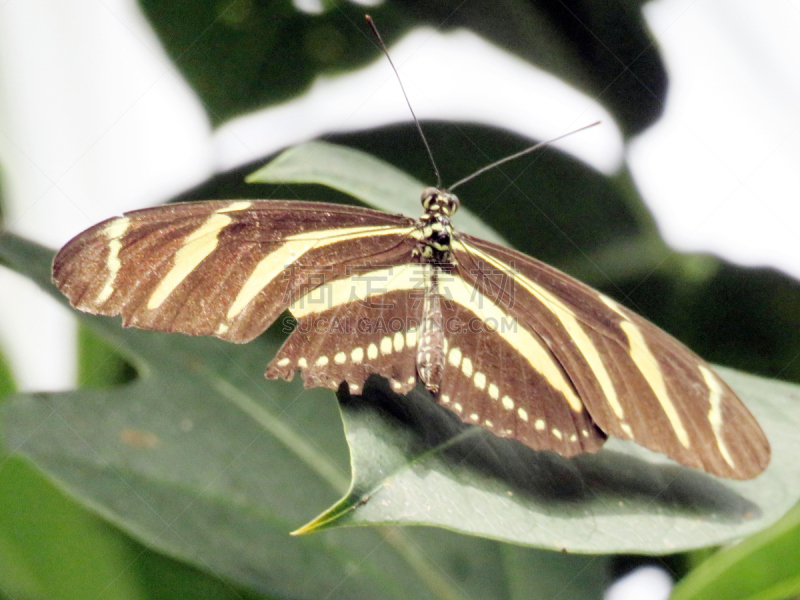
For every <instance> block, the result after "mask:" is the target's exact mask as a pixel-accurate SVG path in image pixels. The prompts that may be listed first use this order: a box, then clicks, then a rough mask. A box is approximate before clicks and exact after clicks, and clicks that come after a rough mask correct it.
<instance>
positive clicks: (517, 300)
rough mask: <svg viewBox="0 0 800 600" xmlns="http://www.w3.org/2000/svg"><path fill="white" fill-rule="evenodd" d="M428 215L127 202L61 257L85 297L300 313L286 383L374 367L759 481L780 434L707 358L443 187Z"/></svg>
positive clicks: (148, 318)
mask: <svg viewBox="0 0 800 600" xmlns="http://www.w3.org/2000/svg"><path fill="white" fill-rule="evenodd" d="M422 206H423V209H424V212H423V215H422V217H421V218H420V219H419V220H415V219H411V218H408V217H405V216H402V215H390V214H386V213H382V212H378V211H375V210H370V209H365V208H357V207H350V206H342V205H334V204H323V203H315V202H299V201H266V200H264V201H261V200H256V201H242V200H239V201H205V202H190V203H180V204H171V205H166V206H160V207H156V208H148V209H144V210H137V211H133V212H129V213H126V214H125V215H124V216H122V217H117V218H113V219H109V220H107V221H104V222H102V223H99V224H97V225H95V226H93V227H91V228H89V229H88V230H86V231H84V232H83V233H81V234H79V235H78V236H77V237H75V238H74V239H73V240H71V241H70V242H69V243H68V244H67V245H66V246H64V248H63V249H62V250H61V251H60V252H59V253H58V255H57V256H56V258H55V261H54V264H53V278H54V281H55V283H56V285H57V286H58V288H59V289H60V290H61V291H62V292H63V293H64V294H65V295H66V296H67V297H68V298H69V300H70V302H71V303H72V305H73V306H75V307H76V308H78V309H80V310H83V311H86V312H90V313H96V314H103V315H122V318H123V324H124V325H126V326H136V327H141V328H144V329H152V330H159V331H169V332H181V333H186V334H191V335H214V336H217V337H219V338H222V339H225V340H229V341H232V342H237V343H244V342H248V341H250V340H252V339H253V338H254V337H256V336H257V335H259V334H260V333H261V332H263V331H264V330H265V329H266V328H267V327H268V326H269V325H270V324H271V323H272V322H273V321H274V320H275V319H276V318H277V317H278V316H279V315H280V314H281V313H282V312H283V311H284V310H286V309H287V308H288V309H289V311H290V312H291V313H292V315H293V316H294V317H295V318H296V319H297V327H296V329H295V330H294V331H293V332H292V334H291V335H290V336H289V338H288V339H287V340H286V342H285V343H284V345H283V347H282V348H281V349H280V351H279V352H278V354H277V355H276V356H275V358H274V359H273V360H272V362H271V363H270V364H269V367H268V369H267V373H266V375H267V377H268V378H284V379H287V380H291V379H292V377H293V375H294V373H295V372H296V371H300V372H301V374H302V377H303V379H304V381H305V385H306V386H307V387H312V386H325V387H329V388H332V389H337V388H338V387H339V386H340V384H341V383H342V382H347V384H348V385H349V388H350V391H351V392H353V393H358V392H359V390H361V389H362V387H363V385H364V382H365V381H366V379H367V378H368V377H369V376H370V374H373V373H374V374H378V375H380V376H383V377H386V378H387V379H389V381H390V382H391V385H392V387H393V389H395V390H396V391H397V392H399V393H401V394H403V393H407V392H408V391H409V390H411V388H412V387H414V386H415V385H416V384H417V383H421V384H423V385H424V386H425V387H426V388H427V389H428V390H429V391H430V393H431V394H432V396H433V397H434V398H435V399H436V400H437V401H438V402H440V403H441V404H442V405H444V406H446V407H447V408H449V409H451V410H452V411H454V412H455V413H456V414H458V415H459V416H460V417H461V419H462V420H464V421H465V422H467V423H473V424H476V425H480V426H482V427H485V428H487V429H489V430H490V431H492V432H493V433H495V434H496V435H498V436H500V437H508V438H513V439H516V440H519V441H521V442H523V443H525V444H527V445H528V446H530V447H531V448H533V449H535V450H545V449H546V450H554V451H556V452H558V453H559V454H561V455H563V456H573V455H575V454H578V453H581V452H596V451H598V450H599V449H600V447H601V446H602V445H603V442H604V441H605V439H606V437H607V436H615V437H618V438H622V439H626V440H633V441H634V442H637V443H639V444H641V445H643V446H645V447H647V448H650V449H652V450H655V451H657V452H661V453H664V454H666V455H667V456H669V457H671V458H672V459H674V460H676V461H677V462H679V463H681V464H683V465H687V466H691V467H696V468H699V469H703V470H705V471H707V472H709V473H712V474H714V475H718V476H722V477H729V478H734V479H748V478H751V477H754V476H756V475H758V474H759V473H761V472H762V471H763V470H764V469H765V468H766V465H767V463H768V462H769V444H768V442H767V440H766V437H765V436H764V433H763V432H762V431H761V429H760V427H759V425H758V423H757V422H756V420H755V419H754V418H753V416H752V415H751V414H750V413H749V412H748V410H747V409H746V408H745V406H744V405H743V404H742V402H741V401H740V400H739V398H737V397H736V395H735V394H734V393H733V392H732V391H731V390H730V388H729V387H728V386H727V385H726V384H725V383H724V382H723V381H722V380H721V379H720V378H719V377H718V376H717V375H716V374H715V373H714V372H713V370H712V369H711V368H710V367H709V366H708V364H706V363H705V362H704V361H703V360H702V359H701V358H699V357H698V356H697V355H696V354H694V353H693V352H692V351H691V350H689V349H688V348H686V347H685V346H684V345H683V344H681V343H680V342H678V341H677V340H675V339H674V338H672V337H671V336H670V335H668V334H667V333H665V332H664V331H662V330H661V329H659V328H658V327H656V326H655V325H653V324H652V323H650V322H649V321H647V320H645V319H643V318H642V317H640V316H638V315H636V314H634V313H633V312H631V311H630V310H628V309H627V308H625V307H623V306H621V305H620V304H618V303H617V302H615V301H614V300H612V299H611V298H609V297H607V296H605V295H603V294H601V293H600V292H598V291H596V290H593V289H591V288H589V287H588V286H586V285H584V284H582V283H580V282H579V281H577V280H575V279H573V278H571V277H569V276H567V275H565V274H564V273H561V272H559V271H558V270H556V269H554V268H553V267H550V266H548V265H546V264H544V263H541V262H539V261H537V260H535V259H533V258H531V257H529V256H526V255H524V254H521V253H519V252H516V251H514V250H510V249H508V248H505V247H502V246H500V245H497V244H494V243H490V242H487V241H484V240H481V239H478V238H476V237H473V236H470V235H466V234H463V233H459V232H457V231H455V230H454V229H453V228H452V226H451V223H450V218H451V217H452V216H453V214H454V213H455V212H456V210H457V208H458V206H459V202H458V199H457V198H456V196H455V195H453V194H452V193H450V192H448V191H445V190H442V189H437V188H429V189H427V190H425V191H424V192H423V194H422Z"/></svg>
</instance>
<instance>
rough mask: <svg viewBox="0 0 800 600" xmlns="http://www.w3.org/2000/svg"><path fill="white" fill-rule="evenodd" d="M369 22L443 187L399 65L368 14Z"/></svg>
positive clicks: (438, 183) (437, 180)
mask: <svg viewBox="0 0 800 600" xmlns="http://www.w3.org/2000/svg"><path fill="white" fill-rule="evenodd" d="M366 18H367V23H369V26H370V27H371V28H372V33H374V34H375V37H376V38H377V39H378V45H379V46H380V47H381V50H382V51H383V53H384V54H385V55H386V58H387V59H389V64H390V65H392V70H393V71H394V74H395V75H396V76H397V81H398V82H399V83H400V89H401V90H403V97H404V98H405V99H406V104H408V110H410V111H411V116H412V117H414V124H415V125H416V126H417V131H419V137H421V138H422V143H423V144H425V150H426V151H427V152H428V158H430V159H431V165H433V172H434V173H435V174H436V187H437V188H441V187H442V176H441V175H439V168H438V167H437V166H436V161H435V160H433V152H431V147H430V146H429V145H428V140H427V139H426V138H425V134H424V133H423V132H422V126H421V125H420V124H419V119H417V115H416V114H415V113H414V109H413V108H412V107H411V101H410V100H409V99H408V94H406V88H405V87H404V86H403V80H402V79H400V73H398V72H397V67H395V66H394V62H392V57H391V56H389V50H387V48H386V44H384V43H383V38H382V37H381V34H380V32H379V31H378V28H377V27H376V26H375V22H374V21H373V20H372V17H370V16H369V15H366Z"/></svg>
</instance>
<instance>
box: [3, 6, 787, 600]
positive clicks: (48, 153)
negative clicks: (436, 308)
mask: <svg viewBox="0 0 800 600" xmlns="http://www.w3.org/2000/svg"><path fill="white" fill-rule="evenodd" d="M298 3H299V2H298ZM302 4H303V5H305V6H306V8H307V9H309V10H313V7H314V2H311V1H308V0H307V1H306V2H303V3H302ZM645 16H646V19H647V22H648V24H649V25H650V27H651V29H652V33H653V35H654V37H655V38H656V40H657V43H658V45H659V48H660V50H661V52H662V55H663V57H664V60H665V61H666V66H667V70H668V73H669V77H670V88H669V96H668V99H667V104H666V107H665V114H664V117H663V118H662V119H661V120H660V121H659V122H658V123H657V124H656V125H655V126H654V127H652V128H651V129H650V130H648V131H647V132H645V133H644V134H643V135H641V136H639V138H637V139H636V140H634V141H633V143H632V144H631V145H630V147H629V148H627V149H623V147H622V140H621V137H620V134H619V131H618V129H617V127H616V126H615V124H614V122H613V119H611V117H610V116H609V115H608V114H607V113H606V112H605V111H604V110H603V109H602V108H601V107H600V106H598V105H597V104H596V103H595V102H594V101H593V99H592V98H589V97H586V96H584V95H582V94H580V93H578V92H576V91H574V90H572V89H571V88H569V87H568V86H566V85H565V84H563V83H562V82H560V81H559V80H558V79H556V78H554V77H552V76H549V75H548V74H546V73H543V72H541V71H538V70H537V69H535V68H534V67H531V66H530V65H529V64H526V63H525V62H523V61H521V60H519V59H516V58H514V57H512V56H510V55H507V54H505V53H503V52H502V51H500V50H498V49H496V48H494V47H492V46H491V45H489V44H487V43H486V42H484V41H482V40H481V39H480V38H477V37H476V36H474V35H472V34H470V33H467V32H458V31H457V32H453V33H451V34H448V35H441V34H439V33H437V32H436V31H434V30H432V29H425V30H419V31H416V32H413V33H411V34H409V35H408V36H407V37H406V38H404V39H403V40H401V41H400V42H399V43H398V44H396V46H395V47H393V48H392V49H391V51H392V54H393V57H394V59H395V62H396V63H397V64H398V66H399V67H400V70H401V74H402V77H403V80H404V82H405V85H406V89H407V90H408V92H409V95H410V97H411V100H412V102H413V104H414V107H415V110H416V111H417V114H418V115H419V116H420V117H421V118H423V119H424V118H438V119H454V120H472V121H482V122H486V123H491V124H496V125H500V126H503V127H506V128H509V129H514V130H516V131H518V132H520V133H522V134H525V135H529V136H531V137H532V138H536V139H542V138H547V137H553V136H556V135H559V134H561V133H563V132H564V131H566V130H568V129H571V128H575V127H579V126H581V125H585V124H587V123H590V122H592V121H594V120H597V119H602V120H603V122H604V123H603V125H602V126H601V127H596V128H594V129H593V130H591V131H589V132H586V133H582V134H578V135H577V136H574V137H572V138H570V139H569V140H567V141H565V143H564V144H562V145H561V147H562V148H565V149H567V150H568V151H570V152H573V153H574V154H576V155H577V156H579V157H580V158H582V159H584V160H586V161H587V162H589V163H590V164H592V165H593V166H595V167H596V168H598V169H600V170H602V171H605V172H612V171H613V170H614V169H615V168H617V167H618V166H619V164H620V161H621V160H622V159H623V155H624V153H625V152H627V158H628V160H629V163H630V165H631V168H632V170H633V174H634V177H635V180H636V183H637V185H638V186H639V188H640V190H641V191H642V194H643V196H644V198H645V200H646V202H647V204H648V206H649V208H650V209H651V210H652V211H653V213H654V214H655V217H656V219H657V222H658V224H659V227H660V229H661V233H662V235H663V236H664V237H665V239H666V240H667V242H668V243H669V244H671V245H672V246H673V247H675V248H677V249H680V250H686V251H711V252H715V253H717V254H719V255H721V256H723V257H725V258H727V259H729V260H732V261H734V262H737V263H739V264H743V265H753V266H770V265H771V266H775V267H777V268H779V269H781V270H783V271H785V272H787V273H789V274H791V275H793V276H796V277H800V219H799V218H798V217H799V216H800V214H799V213H800V201H798V200H800V198H798V189H800V185H798V184H800V68H799V65H800V35H798V32H800V0H764V1H761V2H748V1H747V0H659V1H657V2H653V3H650V4H648V5H646V6H645ZM431 82H435V83H436V85H430V84H431ZM407 119H408V113H407V109H406V107H405V104H404V101H403V100H402V97H401V96H400V94H399V91H398V87H397V83H396V82H395V81H394V80H393V79H392V75H391V71H389V68H388V65H387V64H386V63H385V62H384V61H383V60H380V61H377V62H376V63H374V64H372V65H370V66H368V67H367V68H365V69H363V70H362V71H360V72H357V73H353V74H349V75H345V76H342V77H338V78H335V79H325V80H320V81H318V82H316V84H315V85H314V86H313V88H312V89H311V90H310V92H309V93H308V94H307V95H305V96H304V97H302V98H300V99H298V100H296V101H294V102H292V103H289V104H287V105H283V106H279V107H276V108H273V109H271V110H268V111H263V112H259V113H256V114H252V115H247V116H245V117H242V118H240V119H237V120H236V121H234V122H232V123H229V124H228V125H226V126H225V127H222V128H220V129H219V130H217V131H212V130H211V127H210V124H209V122H208V120H207V118H206V116H205V114H204V112H203V110H202V108H201V106H200V104H199V102H198V100H197V99H196V98H195V97H194V96H193V94H192V92H191V90H190V89H189V87H188V86H187V84H186V82H185V81H183V79H182V78H181V76H180V75H179V74H178V73H177V71H176V70H175V68H174V66H173V65H171V64H170V62H169V60H168V59H167V57H166V55H165V54H164V52H163V50H162V49H161V47H160V45H159V43H158V40H157V39H156V37H155V35H154V34H153V32H152V31H151V30H150V28H149V26H148V24H147V23H146V21H145V20H144V18H143V17H142V15H141V14H140V13H139V11H138V8H137V7H136V5H135V3H134V2H133V0H71V1H70V2H63V0H0V166H1V167H2V175H3V186H4V192H5V202H6V211H7V213H6V225H7V226H8V228H9V229H11V230H13V231H16V232H19V233H22V234H24V235H26V236H28V237H30V238H32V239H34V240H36V241H39V242H41V243H44V244H47V245H49V246H51V247H53V248H55V247H58V246H60V245H61V244H63V243H64V242H66V241H67V240H68V239H69V238H70V237H72V236H73V235H75V234H76V233H78V232H79V231H80V230H82V229H84V228H85V227H87V226H89V225H91V224H93V223H95V222H97V221H99V220H101V219H104V218H106V217H108V216H111V215H114V214H119V213H120V212H122V211H124V210H128V209H132V208H138V207H142V206H145V205H149V204H156V203H159V202H161V201H163V200H165V199H167V198H169V197H170V196H171V195H173V194H175V193H177V192H179V191H181V190H183V189H185V188H187V187H189V186H192V185H195V184H197V183H199V182H201V181H203V180H204V179H205V178H207V177H209V176H210V175H212V174H213V173H214V172H217V171H219V170H223V169H227V168H230V167H233V166H236V165H240V164H242V163H244V162H249V161H251V160H254V159H255V158H258V157H261V156H264V155H266V154H268V153H270V152H273V151H275V150H277V149H279V148H281V147H284V146H286V145H290V144H293V143H297V142H300V141H304V140H306V139H310V138H312V137H314V136H316V135H318V134H320V133H324V132H336V131H346V130H354V129H359V128H364V127H372V126H375V125H377V124H381V123H386V122H390V121H391V122H396V121H401V120H407ZM73 328H74V323H73V319H72V317H70V316H69V315H68V314H67V313H66V311H65V310H63V309H61V308H60V307H58V306H56V304H55V302H53V301H52V300H50V299H49V298H47V297H45V296H44V295H43V294H42V293H40V292H39V291H38V289H36V288H35V287H34V286H33V285H31V284H30V283H28V282H27V281H25V280H24V279H22V278H21V277H18V276H16V275H14V274H12V273H9V272H7V271H5V270H0V348H2V351H3V352H5V353H6V355H7V356H8V357H9V360H10V361H11V364H12V368H13V370H14V374H15V376H16V378H17V381H18V384H19V386H20V387H21V388H22V389H24V390H56V389H65V388H69V387H70V386H71V385H72V384H73V378H74V361H69V360H65V358H64V357H65V356H71V348H72V344H73ZM639 585H642V586H644V588H641V589H640V588H638V587H636V586H639ZM668 589H669V584H668V581H667V580H666V579H665V578H664V576H663V575H662V574H660V573H659V572H658V571H656V570H643V571H642V572H641V573H639V574H637V575H636V576H634V577H632V578H629V580H627V581H624V582H621V583H620V584H619V585H618V586H616V587H615V588H613V589H612V590H611V591H610V592H609V598H614V599H615V600H618V599H620V598H628V597H629V598H637V599H642V600H647V599H648V598H650V599H653V600H655V599H656V598H665V597H666V595H667V593H668Z"/></svg>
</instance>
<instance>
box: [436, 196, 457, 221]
mask: <svg viewBox="0 0 800 600" xmlns="http://www.w3.org/2000/svg"><path fill="white" fill-rule="evenodd" d="M439 201H440V203H441V205H442V212H443V213H444V214H445V215H447V216H448V217H452V216H453V213H455V212H456V211H457V210H458V207H459V206H460V205H461V203H460V202H459V200H458V198H457V197H456V196H454V195H453V194H446V195H444V194H443V195H442V196H440V198H439Z"/></svg>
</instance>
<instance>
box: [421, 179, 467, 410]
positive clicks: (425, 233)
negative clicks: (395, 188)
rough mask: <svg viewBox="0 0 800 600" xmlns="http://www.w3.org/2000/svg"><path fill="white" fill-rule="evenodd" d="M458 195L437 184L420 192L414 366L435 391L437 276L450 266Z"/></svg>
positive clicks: (439, 343)
mask: <svg viewBox="0 0 800 600" xmlns="http://www.w3.org/2000/svg"><path fill="white" fill-rule="evenodd" d="M458 206H459V202H458V198H457V197H456V196H455V195H453V194H451V193H449V192H446V191H443V190H440V189H437V188H428V189H426V190H425V191H424V192H423V193H422V207H423V208H424V209H425V212H424V214H423V215H422V217H421V218H420V225H421V228H420V232H421V235H420V241H419V245H418V246H417V249H416V251H415V254H416V256H417V257H418V258H419V261H420V263H421V264H423V265H426V266H425V268H424V273H425V284H424V285H425V292H424V299H425V302H424V307H423V313H422V327H421V331H420V335H419V342H418V343H417V356H416V366H417V374H418V375H419V378H420V380H422V381H423V382H424V383H425V387H427V388H428V389H429V390H430V391H431V392H433V393H434V394H436V393H438V391H439V388H440V386H441V382H442V374H443V373H444V362H445V353H444V337H445V336H444V333H445V332H444V327H443V320H442V307H441V297H440V294H439V277H440V275H441V274H442V272H443V271H450V270H451V269H452V268H453V266H454V263H453V260H454V259H453V252H452V247H451V242H452V237H453V227H452V225H451V224H450V217H451V216H452V215H453V214H454V213H455V212H456V210H458Z"/></svg>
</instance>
